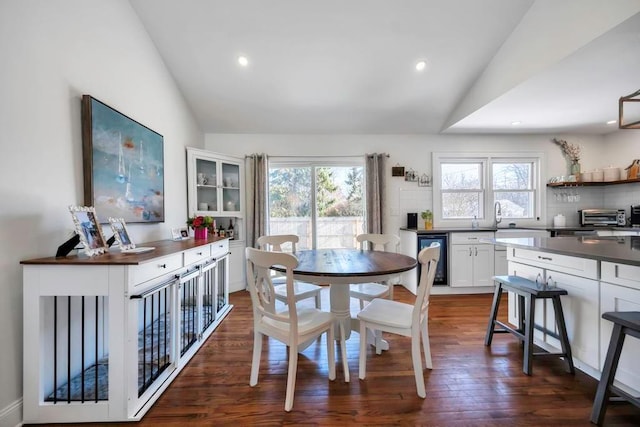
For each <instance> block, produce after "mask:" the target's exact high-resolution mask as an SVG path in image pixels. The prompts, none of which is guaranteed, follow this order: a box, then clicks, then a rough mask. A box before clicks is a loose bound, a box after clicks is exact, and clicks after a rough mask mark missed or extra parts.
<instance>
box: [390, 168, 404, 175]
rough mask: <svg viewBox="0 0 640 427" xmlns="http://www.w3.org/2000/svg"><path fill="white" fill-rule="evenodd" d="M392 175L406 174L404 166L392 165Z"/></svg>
mask: <svg viewBox="0 0 640 427" xmlns="http://www.w3.org/2000/svg"><path fill="white" fill-rule="evenodd" d="M391 176H404V166H391Z"/></svg>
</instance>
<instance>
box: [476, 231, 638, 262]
mask: <svg viewBox="0 0 640 427" xmlns="http://www.w3.org/2000/svg"><path fill="white" fill-rule="evenodd" d="M486 242H489V243H493V244H496V245H500V246H507V247H514V248H523V249H535V250H540V251H543V252H549V253H554V254H560V255H569V256H577V257H581V258H591V259H595V260H598V261H609V262H619V263H622V264H631V265H638V266H640V236H624V237H622V236H621V237H596V236H571V237H520V238H512V239H486Z"/></svg>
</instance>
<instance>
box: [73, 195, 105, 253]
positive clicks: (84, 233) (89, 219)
mask: <svg viewBox="0 0 640 427" xmlns="http://www.w3.org/2000/svg"><path fill="white" fill-rule="evenodd" d="M69 212H71V217H72V218H73V223H74V225H75V228H76V233H78V235H79V236H80V242H82V244H83V245H84V252H85V253H86V254H87V255H88V256H95V255H100V254H103V253H105V252H107V251H108V250H109V246H107V241H106V240H105V238H104V235H103V234H102V228H101V227H100V224H99V223H98V216H97V215H96V210H95V208H94V207H93V206H69Z"/></svg>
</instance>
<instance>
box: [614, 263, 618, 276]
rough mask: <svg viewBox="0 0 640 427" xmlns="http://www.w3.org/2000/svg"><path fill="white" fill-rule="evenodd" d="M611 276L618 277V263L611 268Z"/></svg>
mask: <svg viewBox="0 0 640 427" xmlns="http://www.w3.org/2000/svg"><path fill="white" fill-rule="evenodd" d="M613 277H615V278H616V279H617V278H618V264H616V265H615V267H614V270H613Z"/></svg>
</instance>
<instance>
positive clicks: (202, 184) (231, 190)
mask: <svg viewBox="0 0 640 427" xmlns="http://www.w3.org/2000/svg"><path fill="white" fill-rule="evenodd" d="M187 186H188V189H187V190H188V191H187V192H188V205H189V215H194V214H196V215H209V216H214V217H215V216H224V217H236V218H242V217H243V214H242V212H243V211H244V209H243V208H244V206H242V204H243V197H244V161H243V159H241V158H238V157H232V156H226V155H223V154H218V153H213V152H210V151H206V150H200V149H197V148H190V147H188V148H187Z"/></svg>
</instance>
